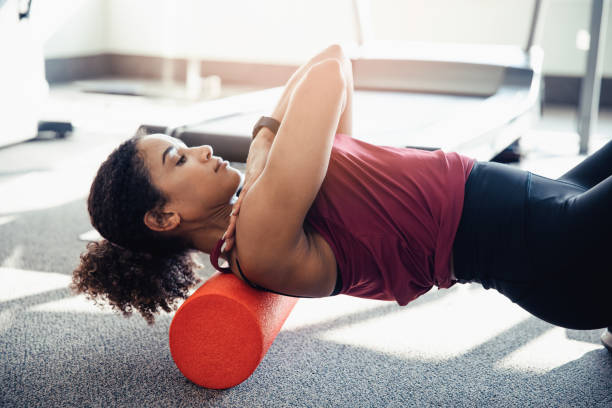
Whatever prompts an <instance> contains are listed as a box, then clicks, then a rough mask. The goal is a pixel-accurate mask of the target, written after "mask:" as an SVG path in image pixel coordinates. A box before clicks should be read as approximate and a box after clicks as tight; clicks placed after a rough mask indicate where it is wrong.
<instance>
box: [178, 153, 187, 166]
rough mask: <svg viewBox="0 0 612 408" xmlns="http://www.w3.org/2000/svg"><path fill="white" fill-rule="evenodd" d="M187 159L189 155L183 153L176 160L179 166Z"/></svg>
mask: <svg viewBox="0 0 612 408" xmlns="http://www.w3.org/2000/svg"><path fill="white" fill-rule="evenodd" d="M186 161H187V156H185V155H182V156H181V158H180V159H178V161H177V162H176V165H177V166H180V165H182V164H184V163H185V162H186Z"/></svg>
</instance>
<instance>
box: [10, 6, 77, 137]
mask: <svg viewBox="0 0 612 408" xmlns="http://www.w3.org/2000/svg"><path fill="white" fill-rule="evenodd" d="M22 5H23V6H22ZM31 8H32V1H31V0H29V1H28V2H27V3H23V2H19V1H18V0H0V55H2V64H0V89H1V90H2V92H0V116H1V117H2V132H0V146H3V145H9V144H13V143H17V142H21V141H24V140H28V139H33V138H35V137H37V136H38V135H39V132H48V131H52V132H54V133H55V135H57V136H59V137H65V136H67V135H68V134H69V133H70V132H72V131H73V128H72V124H71V123H70V122H45V121H41V120H40V117H41V114H42V112H43V107H44V105H45V102H46V101H47V99H48V96H49V84H48V83H47V80H46V78H45V61H44V57H43V48H42V40H41V39H40V38H39V36H38V35H37V31H36V30H34V27H33V26H32V24H31V21H30V11H31Z"/></svg>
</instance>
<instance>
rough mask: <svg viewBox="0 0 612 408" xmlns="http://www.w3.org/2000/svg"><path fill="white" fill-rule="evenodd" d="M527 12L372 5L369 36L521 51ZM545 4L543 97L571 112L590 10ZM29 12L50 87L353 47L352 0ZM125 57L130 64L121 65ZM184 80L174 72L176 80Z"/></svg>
mask: <svg viewBox="0 0 612 408" xmlns="http://www.w3.org/2000/svg"><path fill="white" fill-rule="evenodd" d="M533 3H534V2H533V0H495V1H491V0H462V1H457V0H409V1H399V0H376V1H371V2H370V8H371V34H372V38H373V39H375V40H393V41H402V40H406V41H426V42H452V43H482V44H507V45H521V46H522V45H524V44H525V43H526V41H527V35H528V31H529V24H530V21H531V13H532V9H533ZM544 3H545V4H544V7H543V10H542V14H541V16H540V32H539V34H540V35H539V38H538V40H537V43H538V44H540V45H541V46H542V48H543V49H544V52H545V60H544V68H543V69H544V75H545V77H546V79H547V80H548V85H549V86H548V88H551V86H552V85H554V87H552V88H554V89H552V88H551V90H547V92H546V100H547V101H551V100H552V102H565V103H576V102H577V98H578V91H579V84H580V77H581V76H582V75H583V74H584V70H585V65H586V55H587V49H588V28H589V18H590V7H591V2H590V1H588V0H544ZM32 7H33V10H32V19H33V20H38V26H41V27H46V32H47V34H43V36H45V35H46V36H45V37H44V38H45V42H44V53H45V58H46V60H47V71H48V79H49V80H50V82H52V81H56V80H57V81H60V80H69V79H72V77H75V78H78V77H83V76H85V77H86V76H88V75H89V76H96V75H101V74H104V73H107V74H108V73H111V74H121V71H122V70H121V69H119V70H118V68H117V67H118V66H121V65H122V64H127V65H135V64H136V65H140V68H139V69H144V68H143V66H144V67H146V66H147V62H148V63H150V64H151V65H154V64H155V63H156V62H155V61H159V60H160V59H161V60H166V61H167V60H177V61H188V60H190V59H191V60H199V61H201V63H202V67H203V68H202V74H204V75H206V74H207V62H209V66H210V67H211V70H213V71H214V70H218V69H219V68H218V66H215V65H214V63H215V62H219V61H234V62H240V63H243V64H244V63H247V64H252V65H265V66H268V67H273V66H275V65H279V66H295V65H298V64H299V63H301V62H303V61H305V60H306V59H307V58H308V57H309V56H310V55H311V54H313V53H314V52H316V51H317V50H320V49H321V48H322V47H324V46H325V45H327V44H330V43H332V42H340V43H343V44H349V43H352V42H355V41H356V34H355V25H354V19H353V11H352V0H334V1H329V0H308V1H306V0H291V1H286V0H285V1H284V0H260V1H248V0H226V1H213V0H131V1H123V0H71V1H68V0H56V1H36V0H34V2H33V5H32ZM611 37H612V29H609V30H607V35H606V38H604V39H603V41H604V42H605V51H604V63H603V76H604V81H603V84H602V97H601V99H602V104H607V103H612V101H610V100H609V99H611V97H609V96H608V95H610V93H611V92H608V88H610V84H609V81H608V78H612V41H611ZM118 56H122V57H124V58H123V60H122V59H120V58H118ZM128 57H130V58H132V59H131V60H129V61H131V62H126V61H127V60H126V59H125V58H128ZM133 57H138V58H139V59H133ZM67 64H72V65H73V66H74V67H76V68H74V69H70V65H67ZM79 67H80V68H79ZM215 67H216V68H215ZM126 71H129V69H128V70H126ZM182 71H183V69H182V68H178V69H177V72H178V73H179V76H180V75H181V74H180V73H181V72H182ZM283 72H285V74H286V72H290V70H287V71H283ZM143 73H144V71H143ZM215 73H218V72H215ZM149 74H150V73H149ZM150 75H151V74H150ZM229 79H230V80H231V78H229Z"/></svg>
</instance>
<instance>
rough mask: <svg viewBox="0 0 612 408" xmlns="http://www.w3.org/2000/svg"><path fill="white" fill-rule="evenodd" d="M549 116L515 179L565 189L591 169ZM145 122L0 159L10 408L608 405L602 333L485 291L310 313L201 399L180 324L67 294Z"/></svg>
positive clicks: (1, 316) (343, 304)
mask: <svg viewBox="0 0 612 408" xmlns="http://www.w3.org/2000/svg"><path fill="white" fill-rule="evenodd" d="M122 109H124V108H122ZM548 112H549V113H547V114H546V115H545V117H544V119H545V120H544V121H543V123H542V124H540V125H539V127H538V129H536V130H534V132H533V134H532V135H530V137H529V138H527V137H526V138H525V140H524V142H522V144H521V146H522V147H524V148H525V149H526V158H525V160H524V161H523V162H521V163H520V164H519V166H521V167H525V168H528V169H529V170H531V171H534V172H536V173H539V174H543V175H547V176H550V177H554V176H555V174H556V175H557V176H558V175H559V174H561V172H562V171H563V170H564V169H565V168H569V167H571V166H573V165H574V164H576V163H577V162H579V161H580V160H582V159H583V158H584V157H580V156H577V155H576V154H575V153H574V152H573V150H577V144H575V143H574V142H575V137H574V136H572V135H571V134H570V133H571V132H568V131H567V128H568V126H569V125H568V124H571V121H572V111H571V110H569V109H566V108H559V109H552V110H549V111H548ZM90 114H91V112H90ZM113 114H115V112H109V111H102V112H98V115H100V117H103V116H105V115H106V116H105V117H106V118H107V120H108V121H112V120H113V116H112V115H113ZM117 114H118V113H117ZM109 115H110V116H109ZM610 116H611V115H609V114H608V115H607V116H606V115H604V117H603V118H602V126H601V128H600V129H601V130H602V131H607V129H608V128H609V127H610V123H612V121H611V120H610ZM122 120H123V119H122ZM138 120H139V118H138V117H136V116H134V117H133V118H132V121H131V122H130V121H126V122H121V120H119V119H118V120H117V121H115V123H119V122H120V123H122V124H124V125H125V126H124V128H122V129H118V128H110V130H109V128H106V130H103V129H104V128H103V127H101V126H97V124H96V125H93V124H92V123H93V122H88V123H89V126H87V123H85V122H82V126H81V127H80V128H78V129H77V131H76V132H75V134H74V135H73V136H72V137H70V138H68V139H66V140H42V141H31V142H27V143H22V144H18V145H14V146H9V147H5V148H1V149H0V353H1V360H0V406H2V407H35V406H43V407H82V406H87V407H108V406H122V407H123V406H125V407H139V406H147V407H157V406H160V407H192V406H203V407H294V406H298V407H327V406H333V407H381V406H385V407H405V406H418V407H421V406H479V407H480V406H519V407H523V406H541V407H549V406H567V407H611V406H612V355H610V354H609V353H608V352H607V351H606V350H605V349H604V348H603V346H602V345H601V344H600V342H599V336H600V334H601V332H602V331H601V330H594V331H574V330H566V329H562V328H558V327H554V326H552V325H550V324H547V323H545V322H543V321H541V320H538V319H537V318H535V317H532V316H530V315H529V314H528V313H526V312H524V311H523V310H522V309H520V308H519V307H518V306H516V305H514V304H512V303H511V302H510V301H509V300H507V299H506V298H504V297H503V296H501V295H499V294H497V293H495V292H493V291H486V290H484V289H482V288H481V287H478V286H475V285H474V286H470V285H455V286H454V287H453V288H451V289H449V290H440V291H438V290H435V289H434V290H432V291H431V292H430V293H428V294H426V295H424V296H422V297H421V298H419V299H417V300H416V301H415V302H413V303H411V304H409V305H408V306H406V307H399V306H397V305H396V304H393V303H388V302H378V301H370V300H361V299H354V298H350V297H346V296H339V297H335V298H329V299H315V300H306V299H304V300H300V301H299V302H298V305H297V306H296V308H295V309H294V311H293V312H292V314H291V315H290V317H289V319H288V320H287V322H286V324H285V326H284V328H283V330H282V331H281V333H280V334H279V336H278V337H277V339H276V341H275V342H274V344H273V345H272V347H271V348H270V350H269V352H268V354H267V356H266V357H265V359H264V360H263V362H262V363H261V365H260V366H259V367H258V369H257V370H256V371H255V373H254V374H253V376H251V377H250V378H249V379H248V380H247V381H245V382H244V383H242V384H240V385H239V386H237V387H235V388H233V389H230V390H225V391H212V390H206V389H203V388H200V387H198V386H196V385H194V384H192V383H191V382H189V381H188V380H186V379H185V378H184V377H183V376H182V375H181V373H180V372H179V371H178V369H177V368H176V366H175V365H174V363H173V361H172V358H171V356H170V351H169V348H168V327H169V324H170V321H171V318H172V314H163V315H162V316H160V317H159V318H158V319H157V324H156V325H155V326H154V327H148V326H147V325H146V323H145V322H144V320H143V319H141V318H140V317H139V316H133V317H132V318H130V319H125V318H123V317H120V316H117V315H115V314H113V313H112V312H111V311H109V309H108V308H98V307H96V306H94V305H93V304H92V303H90V302H88V301H86V299H85V298H84V297H82V296H72V295H71V294H70V292H69V291H68V289H67V285H68V283H69V281H70V275H71V271H72V270H73V269H74V267H75V266H76V265H77V263H78V257H79V254H80V252H81V251H82V250H83V249H84V247H85V242H83V241H80V240H79V239H78V237H79V235H80V234H83V233H85V232H87V231H89V230H91V226H90V224H89V219H88V215H87V211H86V206H85V197H86V195H87V191H88V188H89V184H90V182H91V179H92V177H93V174H94V172H95V171H96V169H97V167H98V165H99V163H100V162H101V160H103V159H104V158H105V157H106V155H107V154H108V153H109V152H110V151H111V150H112V148H113V147H115V146H116V145H117V144H118V143H119V142H120V141H121V140H123V139H124V138H126V137H128V136H129V135H130V134H129V133H130V130H129V129H131V127H130V126H132V125H133V124H134V123H137V122H138ZM547 126H548V127H547ZM607 134H608V135H612V132H609V133H607ZM553 139H554V143H550V142H551V140H553ZM605 139H606V136H600V137H598V138H595V139H594V140H593V143H595V144H597V143H602V142H603V141H605ZM608 139H609V136H608ZM570 145H571V146H575V147H576V149H574V148H573V147H571V146H570ZM561 146H569V147H568V148H567V149H566V150H564V148H563V147H561ZM238 166H239V165H238ZM547 172H548V174H547ZM204 259H205V258H204ZM212 272H213V269H212V267H211V266H210V265H207V266H206V267H205V268H204V269H203V270H201V271H200V274H201V275H202V276H203V277H206V276H210V275H211V274H212Z"/></svg>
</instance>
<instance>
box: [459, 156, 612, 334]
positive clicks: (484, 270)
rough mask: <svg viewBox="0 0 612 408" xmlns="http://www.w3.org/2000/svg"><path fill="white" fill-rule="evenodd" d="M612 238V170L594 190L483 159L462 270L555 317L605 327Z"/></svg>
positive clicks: (470, 187)
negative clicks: (609, 253)
mask: <svg viewBox="0 0 612 408" xmlns="http://www.w3.org/2000/svg"><path fill="white" fill-rule="evenodd" d="M611 237H612V177H609V178H607V179H606V180H605V181H603V182H600V183H599V184H598V185H597V186H596V187H594V188H592V189H590V190H587V189H586V188H584V187H580V186H577V185H574V183H573V182H570V183H568V182H566V181H558V180H552V179H548V178H546V177H541V176H538V175H536V174H532V173H529V172H524V171H520V170H518V169H516V168H513V167H510V166H505V165H502V164H498V163H488V162H485V163H482V162H479V163H478V165H477V166H476V167H475V168H474V170H472V174H470V177H469V178H468V182H467V183H466V194H465V201H464V209H463V213H462V217H461V222H460V224H459V228H458V230H457V236H456V238H455V244H454V247H453V251H454V262H455V274H456V276H457V278H458V279H459V281H460V282H462V283H465V282H478V283H481V284H482V286H483V287H484V288H486V289H489V288H492V289H496V290H497V291H499V292H500V293H502V294H504V295H505V296H507V297H508V298H509V299H510V300H512V301H513V302H515V303H517V304H518V305H520V306H521V307H523V308H524V309H526V310H527V311H529V312H530V313H532V314H534V315H535V316H537V317H539V318H541V319H543V320H545V321H548V322H550V323H552V324H555V325H559V326H563V327H568V328H574V329H596V328H602V327H606V326H610V325H612V309H611V308H610V306H609V299H610V291H611V290H612V260H608V259H609V256H608V251H609V249H608V247H609V246H610V245H609V242H610V240H611Z"/></svg>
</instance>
